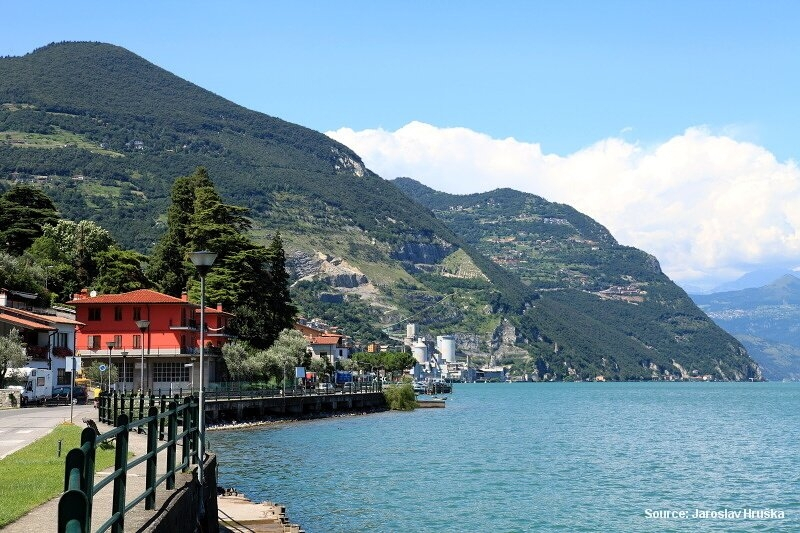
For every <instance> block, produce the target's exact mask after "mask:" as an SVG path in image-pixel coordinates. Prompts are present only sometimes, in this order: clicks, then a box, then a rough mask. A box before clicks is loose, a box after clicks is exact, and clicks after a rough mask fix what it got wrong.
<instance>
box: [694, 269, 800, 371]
mask: <svg viewBox="0 0 800 533" xmlns="http://www.w3.org/2000/svg"><path fill="white" fill-rule="evenodd" d="M692 299H693V300H694V301H695V303H697V305H698V306H699V307H700V308H701V309H703V310H704V311H705V312H706V313H707V314H708V316H709V317H711V318H712V319H713V320H714V321H715V322H716V323H717V324H719V325H720V326H721V327H722V328H724V329H725V330H726V331H727V332H728V333H730V334H732V335H733V336H734V337H736V338H737V339H739V340H740V341H741V342H742V344H744V346H745V347H746V348H747V350H748V352H749V353H750V355H751V356H752V357H753V359H755V360H756V361H757V362H758V364H759V365H760V366H761V368H762V371H763V373H764V377H766V378H767V379H771V380H784V379H788V380H798V379H800V279H798V278H797V277H796V276H794V275H791V274H786V275H783V276H781V277H780V278H778V279H777V280H775V281H774V282H772V283H770V284H769V285H764V286H763V287H758V288H749V289H743V290H738V291H727V292H719V293H714V294H707V295H695V296H692Z"/></svg>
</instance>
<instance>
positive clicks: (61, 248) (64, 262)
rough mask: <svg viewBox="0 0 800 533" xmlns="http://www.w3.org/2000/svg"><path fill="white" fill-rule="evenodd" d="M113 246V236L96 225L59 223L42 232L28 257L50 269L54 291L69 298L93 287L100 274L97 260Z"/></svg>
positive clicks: (82, 221) (88, 223)
mask: <svg viewBox="0 0 800 533" xmlns="http://www.w3.org/2000/svg"><path fill="white" fill-rule="evenodd" d="M114 245H115V242H114V238H113V237H111V233H109V232H108V230H106V229H105V228H103V227H101V226H99V225H98V224H97V223H95V222H92V221H90V220H81V221H80V222H73V221H71V220H59V221H58V222H57V223H55V224H47V225H45V226H44V227H43V228H42V235H41V237H39V238H38V239H36V240H35V241H34V242H33V244H32V245H31V247H30V248H29V249H28V252H27V253H28V254H29V255H30V256H31V257H33V258H34V259H36V261H37V262H39V263H40V264H42V265H43V267H44V268H46V267H51V270H52V272H51V273H52V274H53V276H52V277H53V280H54V285H53V289H52V290H54V291H56V292H58V293H59V294H65V295H66V294H72V293H75V292H77V291H78V290H80V289H82V288H84V287H89V286H90V285H91V283H92V281H93V280H94V279H95V277H96V276H97V274H98V265H97V258H98V257H100V254H102V253H103V252H105V251H107V250H109V249H110V248H111V247H112V246H114ZM48 277H49V276H48ZM48 288H49V287H48Z"/></svg>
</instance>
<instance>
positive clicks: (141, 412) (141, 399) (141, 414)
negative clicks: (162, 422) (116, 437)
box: [136, 393, 144, 433]
mask: <svg viewBox="0 0 800 533" xmlns="http://www.w3.org/2000/svg"><path fill="white" fill-rule="evenodd" d="M143 418H144V393H142V394H140V395H139V420H141V419H143ZM142 431H144V428H142V426H139V427H138V428H137V429H136V432H137V433H141V432H142Z"/></svg>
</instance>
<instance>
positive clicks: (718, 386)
mask: <svg viewBox="0 0 800 533" xmlns="http://www.w3.org/2000/svg"><path fill="white" fill-rule="evenodd" d="M798 406H800V384H784V383H597V384H595V383H548V384H534V383H518V384H463V385H456V389H455V393H454V394H452V395H450V396H449V398H448V401H447V407H446V408H445V409H419V410H416V411H414V412H410V413H398V412H389V413H379V414H371V415H366V416H352V417H340V418H332V419H324V420H314V421H308V422H298V423H291V424H285V425H281V426H278V427H261V428H255V429H248V430H235V431H220V432H211V433H209V442H210V445H211V447H212V448H213V449H214V451H216V452H217V453H218V454H219V457H220V467H219V478H220V484H221V485H223V486H226V487H236V488H237V489H239V490H240V491H242V492H244V493H245V494H247V495H248V496H249V497H250V498H251V499H252V500H254V501H262V500H270V501H275V502H279V503H281V504H283V505H286V507H287V513H288V515H289V518H290V519H291V520H292V521H293V522H295V523H299V524H300V525H301V526H302V527H303V528H305V530H306V531H307V532H308V533H328V532H330V533H338V532H427V531H431V532H433V531H436V532H442V531H446V532H450V531H452V532H462V531H463V532H467V531H492V532H523V531H565V532H581V531H587V532H588V531H590V532H596V531H610V532H614V531H619V532H625V531H646V532H649V531H652V532H661V531H726V532H727V531H800V453H799V452H800V414H798ZM696 510H699V512H700V513H701V514H700V515H699V516H695V513H696V512H697V511H696ZM726 510H727V511H726ZM703 512H705V513H706V515H705V516H703V515H702V513H703ZM726 512H727V515H726V514H725V513H726ZM681 513H685V515H682V514H681ZM712 513H718V514H716V515H715V514H712ZM737 513H738V514H737ZM781 515H782V517H781Z"/></svg>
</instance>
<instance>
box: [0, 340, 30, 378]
mask: <svg viewBox="0 0 800 533" xmlns="http://www.w3.org/2000/svg"><path fill="white" fill-rule="evenodd" d="M25 359H26V358H25V348H24V347H23V346H22V336H21V335H20V334H19V331H18V330H17V329H16V328H12V329H11V331H10V332H9V333H8V335H6V336H0V389H3V388H5V386H6V372H8V370H10V369H12V368H19V367H22V366H24V365H25Z"/></svg>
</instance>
